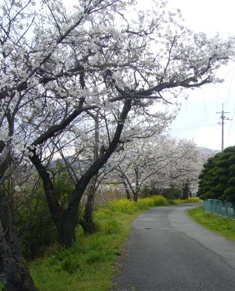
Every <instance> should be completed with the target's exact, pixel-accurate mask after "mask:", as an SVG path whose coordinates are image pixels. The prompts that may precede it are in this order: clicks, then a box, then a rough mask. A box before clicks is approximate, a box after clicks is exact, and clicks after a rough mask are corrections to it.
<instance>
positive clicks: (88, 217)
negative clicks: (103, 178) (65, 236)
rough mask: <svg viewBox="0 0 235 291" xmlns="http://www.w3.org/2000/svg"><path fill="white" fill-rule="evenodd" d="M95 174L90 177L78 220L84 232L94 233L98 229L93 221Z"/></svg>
mask: <svg viewBox="0 0 235 291" xmlns="http://www.w3.org/2000/svg"><path fill="white" fill-rule="evenodd" d="M96 181H97V175H96V176H95V177H94V178H92V180H91V184H90V187H88V191H87V192H88V196H87V201H86V205H85V210H84V214H83V217H82V219H81V220H80V221H79V223H80V225H81V226H82V228H83V231H84V233H94V232H96V231H97V230H98V227H97V225H96V224H95V223H94V221H93V206H94V198H95V192H96Z"/></svg>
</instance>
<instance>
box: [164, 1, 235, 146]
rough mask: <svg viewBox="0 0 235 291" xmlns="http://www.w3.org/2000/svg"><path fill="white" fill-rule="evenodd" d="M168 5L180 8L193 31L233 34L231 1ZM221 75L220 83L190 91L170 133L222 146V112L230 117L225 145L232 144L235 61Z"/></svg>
mask: <svg viewBox="0 0 235 291" xmlns="http://www.w3.org/2000/svg"><path fill="white" fill-rule="evenodd" d="M170 2H171V5H172V6H174V7H176V8H180V9H181V11H182V14H183V17H184V19H185V24H186V25H187V26H188V27H190V28H191V29H193V30H194V31H204V32H206V33H207V34H209V35H214V34H215V33H216V32H219V33H220V34H221V35H222V36H223V37H226V36H227V35H234V34H235V17H234V11H235V1H234V0H224V1H221V0H197V1H189V0H170ZM220 77H222V78H225V82H224V83H223V84H216V85H207V86H206V87H203V88H202V89H200V90H196V91H192V92H191V93H190V94H189V99H188V100H187V101H186V102H183V100H182V103H183V104H182V109H181V112H180V113H179V115H178V118H177V120H176V121H175V122H174V123H173V125H172V135H173V136H175V137H179V138H188V139H193V140H194V141H195V142H196V143H197V144H198V145H199V146H202V147H208V148H211V149H217V150H220V149H221V136H222V134H221V131H222V127H221V125H219V124H218V123H219V122H221V118H220V117H221V114H219V113H216V112H221V111H222V104H224V111H225V112H229V113H227V114H225V116H226V117H227V118H229V119H233V120H225V125H224V146H225V147H227V146H231V145H235V64H232V65H231V66H229V67H226V68H224V69H223V70H222V71H221V73H220Z"/></svg>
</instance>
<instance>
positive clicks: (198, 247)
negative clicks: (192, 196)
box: [113, 204, 235, 291]
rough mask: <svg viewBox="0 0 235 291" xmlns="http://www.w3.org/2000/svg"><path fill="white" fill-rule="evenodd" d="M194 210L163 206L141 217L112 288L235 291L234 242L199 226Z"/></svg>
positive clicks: (189, 206) (164, 290)
mask: <svg viewBox="0 0 235 291" xmlns="http://www.w3.org/2000/svg"><path fill="white" fill-rule="evenodd" d="M193 207H195V205H192V204H191V205H189V204H185V205H178V206H169V207H160V208H155V209H151V210H148V211H146V212H144V213H142V214H141V215H140V216H139V217H138V218H137V220H136V221H135V222H134V223H133V230H132V233H131V236H130V240H129V242H128V247H127V250H126V254H125V255H124V258H123V261H122V263H121V267H120V271H121V272H120V274H119V275H118V277H117V278H116V279H115V280H114V282H115V283H114V286H115V287H114V289H113V290H118V291H124V290H125V291H127V290H128V291H134V290H136V291H151V290H160V291H168V290H171V291H191V290H198V291H199V290H206V291H233V290H235V243H233V242H230V241H228V240H226V239H225V238H223V237H221V236H219V235H216V234H214V233H213V232H211V231H209V230H206V229H205V228H203V227H201V226H200V225H198V224H197V223H195V222H194V221H193V220H192V219H191V218H190V217H189V216H188V214H187V210H188V209H190V208H193Z"/></svg>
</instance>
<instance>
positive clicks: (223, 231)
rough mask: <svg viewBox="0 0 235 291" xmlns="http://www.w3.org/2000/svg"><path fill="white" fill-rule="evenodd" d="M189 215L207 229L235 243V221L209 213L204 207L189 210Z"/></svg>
mask: <svg viewBox="0 0 235 291" xmlns="http://www.w3.org/2000/svg"><path fill="white" fill-rule="evenodd" d="M189 215H190V216H191V217H192V218H193V219H194V220H195V221H196V222H197V223H199V224H201V225H202V226H204V227H206V228H207V229H209V230H212V231H214V232H216V233H218V234H220V235H222V236H224V237H226V238H227V239H230V240H233V241H235V220H232V219H229V218H225V217H220V216H217V215H214V214H212V213H207V212H205V211H204V209H203V207H197V208H194V209H191V210H189Z"/></svg>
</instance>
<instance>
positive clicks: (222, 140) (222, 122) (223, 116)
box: [216, 104, 230, 151]
mask: <svg viewBox="0 0 235 291" xmlns="http://www.w3.org/2000/svg"><path fill="white" fill-rule="evenodd" d="M216 113H219V114H221V116H220V118H221V125H222V133H221V150H222V151H223V150H224V121H225V120H230V119H229V118H226V116H225V114H226V113H230V112H225V111H224V104H222V112H216Z"/></svg>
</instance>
